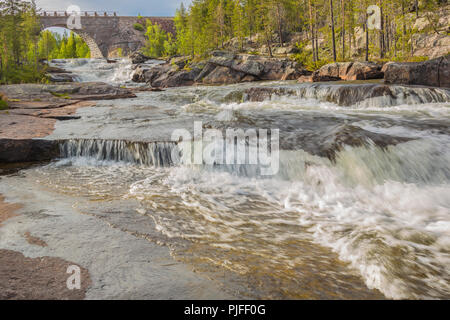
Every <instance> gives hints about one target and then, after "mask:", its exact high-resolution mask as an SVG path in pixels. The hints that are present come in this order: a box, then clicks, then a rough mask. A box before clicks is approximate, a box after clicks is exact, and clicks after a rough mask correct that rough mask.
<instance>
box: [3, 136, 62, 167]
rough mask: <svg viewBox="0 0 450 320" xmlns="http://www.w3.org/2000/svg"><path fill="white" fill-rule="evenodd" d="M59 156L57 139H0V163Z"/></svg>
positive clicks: (42, 159)
mask: <svg viewBox="0 0 450 320" xmlns="http://www.w3.org/2000/svg"><path fill="white" fill-rule="evenodd" d="M58 156H59V145H58V142H57V141H51V140H42V139H0V163H2V162H3V163H12V162H34V161H45V160H52V159H54V158H57V157H58Z"/></svg>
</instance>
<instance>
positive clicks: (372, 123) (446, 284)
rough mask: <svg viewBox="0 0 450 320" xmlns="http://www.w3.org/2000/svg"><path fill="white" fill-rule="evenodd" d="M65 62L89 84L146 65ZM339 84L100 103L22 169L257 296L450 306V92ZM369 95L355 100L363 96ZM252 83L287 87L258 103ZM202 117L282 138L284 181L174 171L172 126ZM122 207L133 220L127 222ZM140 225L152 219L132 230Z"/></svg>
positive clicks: (218, 170)
mask: <svg viewBox="0 0 450 320" xmlns="http://www.w3.org/2000/svg"><path fill="white" fill-rule="evenodd" d="M59 64H60V65H63V66H64V67H65V68H67V69H69V70H71V71H73V72H75V73H78V74H79V78H80V79H81V80H82V81H92V80H102V81H107V82H111V83H123V82H125V81H126V80H128V79H129V78H130V76H131V72H132V71H131V66H130V64H129V63H128V62H127V61H126V60H123V61H121V62H120V63H118V64H106V63H105V62H103V61H87V60H75V61H69V62H68V61H59ZM338 86H342V84H331V85H330V84H314V85H312V84H307V85H299V84H295V83H276V82H274V83H261V84H255V83H253V84H245V85H231V86H219V87H192V88H177V89H168V90H166V91H164V92H146V93H138V98H136V99H131V100H117V101H104V102H99V103H98V105H97V107H94V108H89V109H83V110H80V111H79V114H80V115H81V116H82V118H81V119H80V120H73V121H65V122H64V123H60V124H59V125H58V126H57V129H56V131H55V133H54V134H53V136H52V138H57V139H63V140H65V142H63V143H62V144H61V154H62V158H61V160H59V161H56V162H54V163H51V164H49V165H46V166H43V167H40V168H35V169H29V170H26V171H24V175H25V176H26V177H27V178H28V179H29V181H30V183H34V182H37V188H49V189H50V190H53V191H56V192H59V193H64V194H68V195H76V196H77V197H82V198H84V199H85V201H81V202H78V203H77V204H76V207H77V208H78V209H79V210H80V211H81V212H84V213H90V214H94V215H99V216H101V217H102V218H104V219H107V220H108V219H110V220H111V221H114V224H115V225H116V226H117V227H118V228H121V229H122V230H125V231H129V232H132V233H133V234H138V235H140V236H143V237H145V238H147V239H149V240H150V241H155V242H158V243H161V244H164V245H167V246H169V247H170V248H171V250H172V253H173V255H174V257H175V258H176V259H180V260H182V261H185V262H187V263H189V264H191V265H192V266H194V267H195V268H196V269H199V270H201V271H203V272H206V273H208V274H210V276H211V277H214V278H216V279H221V280H222V281H223V282H224V283H225V284H226V286H228V287H229V288H231V289H230V290H239V292H240V293H241V294H242V295H244V296H248V297H257V298H260V297H262V298H380V297H382V295H381V294H380V292H381V293H382V294H383V295H384V296H385V297H388V298H447V299H448V298H450V196H449V195H450V129H449V124H450V109H449V108H450V92H449V90H445V89H436V90H434V89H421V88H404V87H399V86H394V87H392V88H393V89H392V91H393V92H395V94H394V95H389V96H386V97H382V98H376V99H365V100H364V99H363V100H358V99H359V98H358V99H356V100H358V101H357V102H356V100H355V103H347V104H344V103H343V101H344V100H345V99H344V100H343V99H340V98H339V96H338V95H339V90H338V89H337V88H338ZM344 86H345V85H344ZM355 86H358V88H359V89H355V90H356V91H358V90H359V91H358V92H357V93H348V92H347V93H345V94H348V95H350V94H353V95H354V96H361V95H363V94H362V92H364V90H365V87H364V86H361V85H358V84H355ZM254 87H257V88H276V89H277V90H278V91H277V93H276V94H271V95H270V96H269V97H266V98H264V99H262V100H263V101H252V99H251V97H249V96H248V92H249V91H248V90H249V89H250V88H254ZM347 87H348V85H347ZM367 88H368V87H367ZM360 91H362V92H360ZM341 94H342V93H341ZM347 98H348V97H347ZM352 99H353V98H352ZM347 100H348V99H347ZM350 100H351V99H350ZM194 121H202V122H203V124H204V127H205V128H206V127H208V128H218V129H226V128H244V129H247V128H263V129H274V128H277V129H279V130H280V170H279V172H278V173H277V174H276V175H275V176H271V177H265V176H261V175H259V174H258V171H257V170H252V167H251V166H236V165H221V166H220V165H219V166H213V167H211V166H206V165H188V164H177V165H175V164H174V161H173V160H174V159H172V158H171V157H172V154H173V150H174V148H177V144H176V141H172V140H171V138H170V137H171V132H172V131H173V130H175V129H179V128H186V129H187V130H190V131H192V128H193V123H194ZM354 140H357V141H356V143H345V144H349V145H344V146H341V147H339V146H337V145H336V143H335V142H336V141H354ZM394 140H395V141H394ZM11 179H13V178H11ZM11 183H13V181H11ZM20 183H23V181H22V182H20ZM136 200H137V201H138V202H139V205H138V206H137V207H133V206H134V205H133V204H134V203H135V201H136ZM130 206H132V208H131V210H129V209H130ZM120 208H127V210H125V209H124V210H125V211H126V212H127V214H126V215H123V216H121V218H120V219H117V218H114V216H115V215H118V214H119V213H118V211H120ZM138 216H139V217H146V218H148V221H149V226H148V227H143V226H142V225H140V226H137V225H136V224H133V222H132V221H133V217H138Z"/></svg>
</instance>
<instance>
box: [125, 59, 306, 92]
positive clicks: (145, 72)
mask: <svg viewBox="0 0 450 320" xmlns="http://www.w3.org/2000/svg"><path fill="white" fill-rule="evenodd" d="M187 62H188V58H187V57H179V58H175V60H174V59H172V60H171V62H169V63H166V64H162V65H158V66H154V67H152V68H149V69H145V68H143V67H138V68H136V70H135V72H134V74H133V77H132V78H133V81H135V82H147V83H150V84H151V85H152V86H157V87H174V86H175V87H179V86H188V85H192V84H194V83H203V84H232V83H239V82H250V81H258V80H295V79H297V78H298V77H300V76H301V75H306V74H308V72H307V71H306V70H305V69H303V68H302V67H301V66H300V65H299V64H298V63H296V62H294V61H291V60H289V59H277V58H268V57H262V56H256V55H250V54H234V53H232V52H227V51H215V52H213V53H212V56H211V58H210V59H208V60H207V61H203V62H200V63H197V64H192V65H191V66H190V67H191V69H189V68H186V63H187Z"/></svg>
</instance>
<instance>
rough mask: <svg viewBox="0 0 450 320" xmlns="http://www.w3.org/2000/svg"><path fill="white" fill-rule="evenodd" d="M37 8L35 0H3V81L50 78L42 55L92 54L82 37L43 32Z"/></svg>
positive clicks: (0, 22)
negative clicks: (47, 76) (41, 61)
mask: <svg viewBox="0 0 450 320" xmlns="http://www.w3.org/2000/svg"><path fill="white" fill-rule="evenodd" d="M36 11H37V8H36V5H35V3H34V1H23V0H0V84H9V83H28V82H47V81H48V79H47V78H46V77H45V67H44V66H43V65H42V64H41V63H40V60H41V59H47V60H48V59H54V58H78V57H82V58H86V57H90V52H89V48H88V46H87V45H86V43H85V42H84V41H83V40H82V39H81V37H79V36H77V35H75V34H73V33H71V34H70V36H67V35H64V36H63V37H61V36H60V35H58V34H55V33H51V32H50V31H43V32H40V29H41V23H40V18H39V16H38V15H37V13H36Z"/></svg>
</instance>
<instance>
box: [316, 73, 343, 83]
mask: <svg viewBox="0 0 450 320" xmlns="http://www.w3.org/2000/svg"><path fill="white" fill-rule="evenodd" d="M311 80H312V82H330V81H341V80H342V79H341V78H340V77H334V76H329V75H320V74H313V75H312V76H311Z"/></svg>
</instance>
